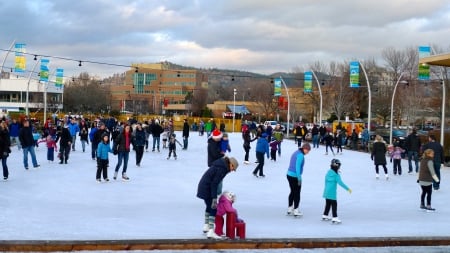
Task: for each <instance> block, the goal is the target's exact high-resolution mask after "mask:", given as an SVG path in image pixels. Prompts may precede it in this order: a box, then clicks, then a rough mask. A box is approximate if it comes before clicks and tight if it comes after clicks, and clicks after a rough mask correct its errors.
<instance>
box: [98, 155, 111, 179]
mask: <svg viewBox="0 0 450 253" xmlns="http://www.w3.org/2000/svg"><path fill="white" fill-rule="evenodd" d="M108 164H109V161H108V160H107V159H106V160H105V159H100V158H97V174H96V176H95V178H96V179H100V176H101V173H102V172H103V179H107V178H108Z"/></svg>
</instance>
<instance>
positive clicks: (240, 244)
mask: <svg viewBox="0 0 450 253" xmlns="http://www.w3.org/2000/svg"><path fill="white" fill-rule="evenodd" d="M446 245H447V246H448V245H450V237H365V238H361V237H350V238H301V239H295V238H273V239H245V240H208V239H151V240H76V241H69V240H0V251H10V252H19V251H20V252H33V251H34V252H36V251H39V252H53V251H81V250H90V251H94V250H110V251H119V250H120V251H124V250H202V249H210V250H217V249H282V248H299V249H313V248H345V247H395V246H446Z"/></svg>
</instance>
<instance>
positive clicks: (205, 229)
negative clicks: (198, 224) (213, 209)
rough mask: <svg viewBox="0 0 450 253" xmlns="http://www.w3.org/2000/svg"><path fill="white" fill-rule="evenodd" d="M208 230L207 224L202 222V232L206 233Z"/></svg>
mask: <svg viewBox="0 0 450 253" xmlns="http://www.w3.org/2000/svg"><path fill="white" fill-rule="evenodd" d="M208 231H209V225H208V224H203V233H205V234H206V233H208Z"/></svg>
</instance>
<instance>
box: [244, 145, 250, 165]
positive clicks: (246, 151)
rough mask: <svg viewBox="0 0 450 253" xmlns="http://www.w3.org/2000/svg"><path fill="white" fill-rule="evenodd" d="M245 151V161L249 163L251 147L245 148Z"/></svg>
mask: <svg viewBox="0 0 450 253" xmlns="http://www.w3.org/2000/svg"><path fill="white" fill-rule="evenodd" d="M244 151H245V158H244V161H247V162H248V152H250V145H248V147H245V146H244Z"/></svg>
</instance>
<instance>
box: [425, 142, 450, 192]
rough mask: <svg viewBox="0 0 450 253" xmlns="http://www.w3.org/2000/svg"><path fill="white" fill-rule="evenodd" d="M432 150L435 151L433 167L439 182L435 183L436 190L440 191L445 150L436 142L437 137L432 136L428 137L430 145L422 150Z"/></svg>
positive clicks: (426, 145)
mask: <svg viewBox="0 0 450 253" xmlns="http://www.w3.org/2000/svg"><path fill="white" fill-rule="evenodd" d="M427 149H431V150H433V151H434V158H433V167H434V172H435V173H436V176H437V177H438V179H439V182H436V181H433V188H434V190H439V184H440V183H441V166H442V165H441V164H443V163H444V161H445V160H444V148H443V147H442V145H441V144H440V143H439V142H436V136H434V135H433V134H431V135H430V136H428V143H427V144H425V145H424V146H423V149H422V150H427Z"/></svg>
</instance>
